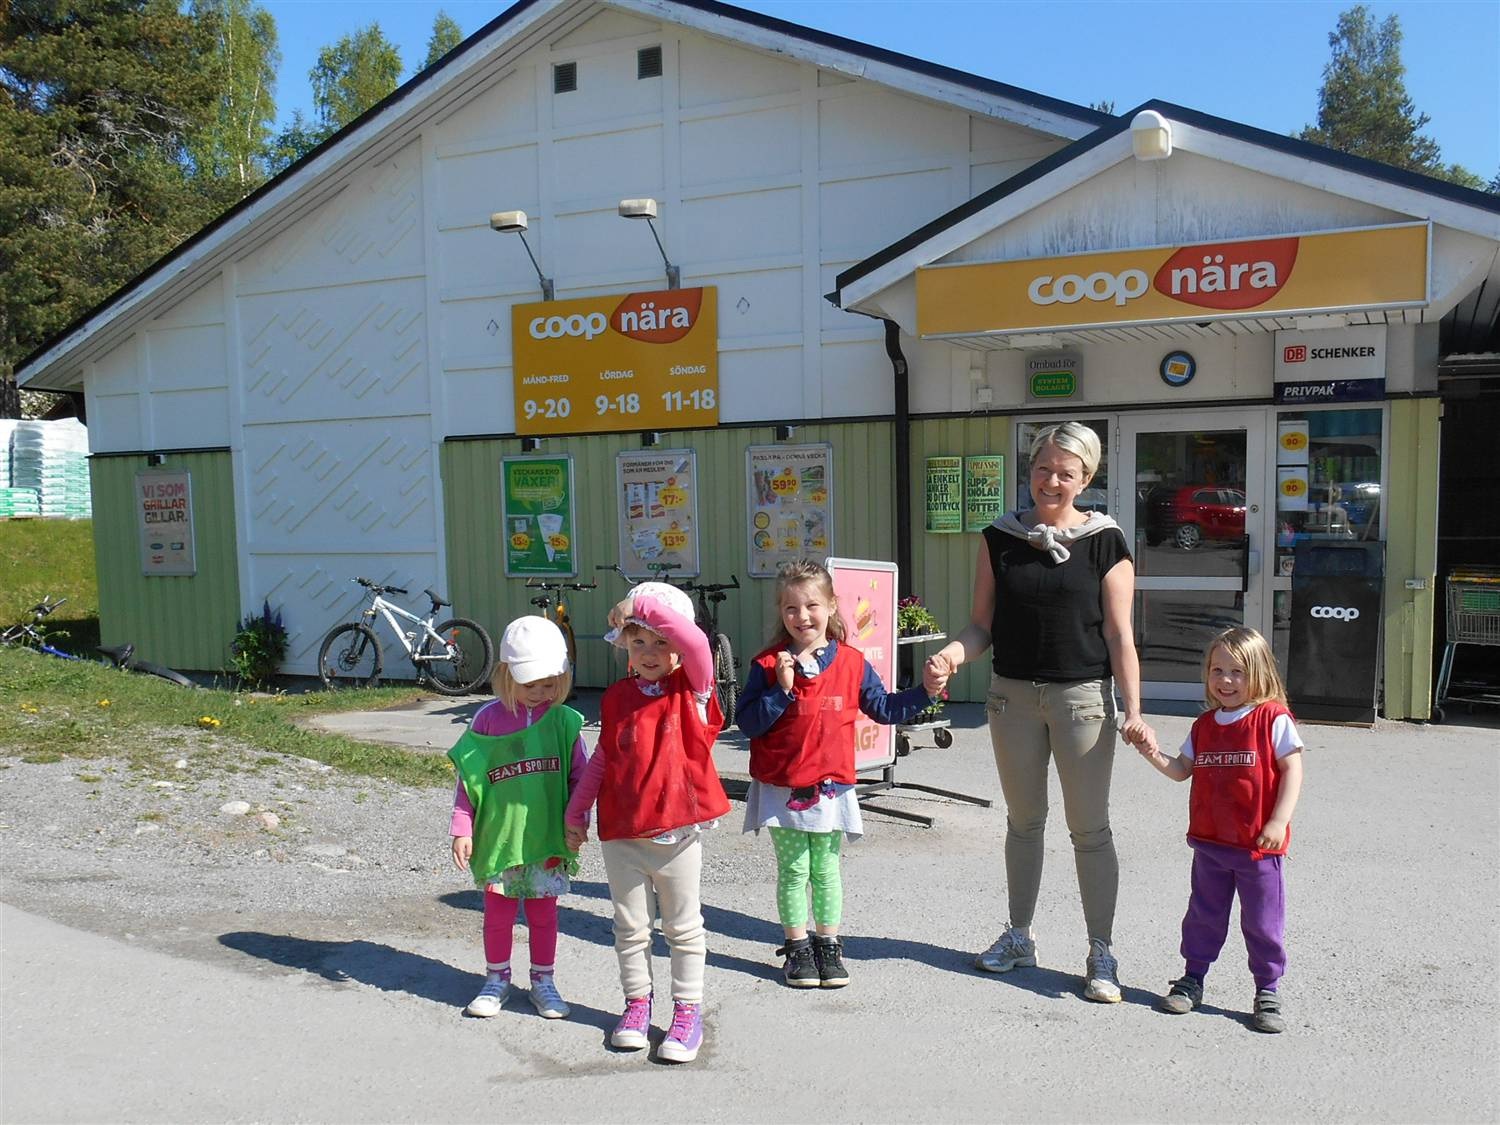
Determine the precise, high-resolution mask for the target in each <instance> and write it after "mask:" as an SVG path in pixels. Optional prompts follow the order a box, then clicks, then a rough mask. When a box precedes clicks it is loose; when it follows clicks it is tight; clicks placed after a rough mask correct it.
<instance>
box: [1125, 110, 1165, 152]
mask: <svg viewBox="0 0 1500 1125" xmlns="http://www.w3.org/2000/svg"><path fill="white" fill-rule="evenodd" d="M1130 147H1131V148H1132V149H1133V150H1134V151H1135V158H1136V159H1137V160H1165V159H1166V158H1167V157H1169V156H1171V155H1172V126H1171V124H1170V123H1169V122H1168V121H1167V119H1166V118H1165V117H1163V116H1162V115H1161V114H1159V113H1157V112H1156V110H1154V109H1143V110H1141V112H1140V113H1137V114H1136V115H1135V117H1133V118H1132V119H1131V121H1130Z"/></svg>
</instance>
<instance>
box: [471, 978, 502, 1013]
mask: <svg viewBox="0 0 1500 1125" xmlns="http://www.w3.org/2000/svg"><path fill="white" fill-rule="evenodd" d="M509 995H510V978H509V977H508V976H503V975H502V974H500V973H489V974H488V975H486V976H485V978H484V987H483V988H481V989H480V990H479V995H478V996H476V997H474V999H472V1000H470V1001H469V1006H468V1007H467V1008H465V1009H464V1015H466V1016H476V1017H478V1018H479V1019H482V1020H487V1019H489V1018H490V1017H491V1016H498V1015H499V1014H500V1008H501V1005H503V1004H504V1003H505V998H506V997H507V996H509Z"/></svg>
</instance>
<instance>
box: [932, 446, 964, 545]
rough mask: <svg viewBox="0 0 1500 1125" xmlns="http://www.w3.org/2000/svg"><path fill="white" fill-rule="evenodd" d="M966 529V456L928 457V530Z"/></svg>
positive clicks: (936, 532)
mask: <svg viewBox="0 0 1500 1125" xmlns="http://www.w3.org/2000/svg"><path fill="white" fill-rule="evenodd" d="M963 529H964V459H963V458H962V457H929V458H927V530H928V531H930V532H932V533H934V534H937V535H949V534H952V533H954V532H958V531H962V530H963Z"/></svg>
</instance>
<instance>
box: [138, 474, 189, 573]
mask: <svg viewBox="0 0 1500 1125" xmlns="http://www.w3.org/2000/svg"><path fill="white" fill-rule="evenodd" d="M135 513H136V523H137V525H138V526H139V528H140V532H141V573H142V574H145V575H149V576H153V577H162V576H171V575H192V574H197V573H198V560H197V556H196V554H195V552H194V549H193V478H192V474H191V473H187V472H180V473H164V472H149V473H136V474H135Z"/></svg>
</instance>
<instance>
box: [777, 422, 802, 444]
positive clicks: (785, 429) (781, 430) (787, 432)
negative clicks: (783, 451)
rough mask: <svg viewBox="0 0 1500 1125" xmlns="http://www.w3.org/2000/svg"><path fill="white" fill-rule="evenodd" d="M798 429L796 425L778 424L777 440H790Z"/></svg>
mask: <svg viewBox="0 0 1500 1125" xmlns="http://www.w3.org/2000/svg"><path fill="white" fill-rule="evenodd" d="M796 430H797V427H796V426H777V427H776V440H777V441H788V440H790V438H791V436H792V434H794V433H795V432H796Z"/></svg>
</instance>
